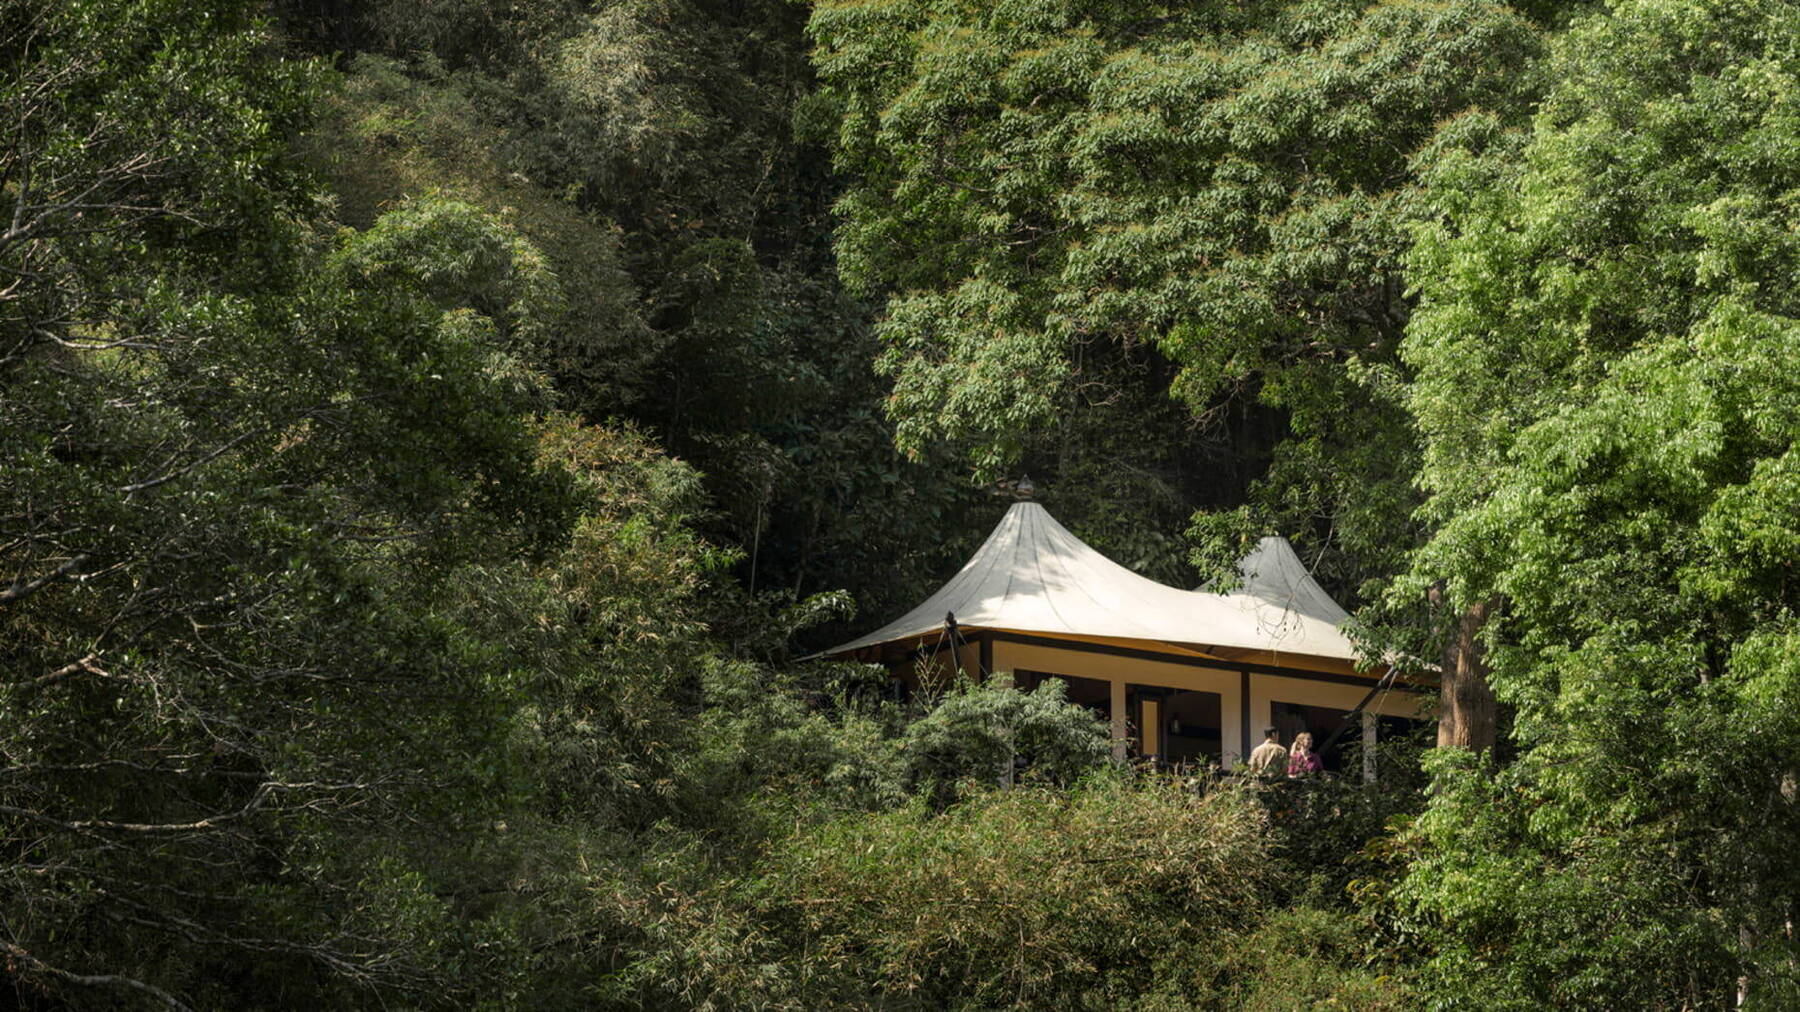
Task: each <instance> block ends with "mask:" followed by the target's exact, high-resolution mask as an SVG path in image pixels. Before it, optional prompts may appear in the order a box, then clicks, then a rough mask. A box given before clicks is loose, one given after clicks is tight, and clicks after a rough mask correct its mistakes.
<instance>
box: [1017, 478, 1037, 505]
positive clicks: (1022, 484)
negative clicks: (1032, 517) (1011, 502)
mask: <svg viewBox="0 0 1800 1012" xmlns="http://www.w3.org/2000/svg"><path fill="white" fill-rule="evenodd" d="M1035 494H1037V486H1036V485H1033V484H1032V483H1031V475H1029V474H1021V475H1019V482H1018V484H1016V485H1014V486H1013V495H1014V496H1015V497H1017V498H1018V500H1019V501H1020V502H1025V501H1027V500H1029V499H1030V498H1031V497H1032V496H1033V495H1035Z"/></svg>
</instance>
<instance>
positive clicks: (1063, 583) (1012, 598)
mask: <svg viewBox="0 0 1800 1012" xmlns="http://www.w3.org/2000/svg"><path fill="white" fill-rule="evenodd" d="M1239 568H1240V570H1241V575H1242V581H1241V584H1240V585H1239V586H1238V587H1237V588H1235V589H1233V590H1230V591H1228V592H1225V593H1216V592H1214V591H1213V590H1211V589H1210V588H1206V587H1202V588H1198V589H1195V590H1183V589H1180V588H1177V587H1170V586H1167V585H1165V584H1161V583H1158V582H1156V581H1155V580H1151V579H1147V578H1145V577H1143V576H1139V575H1138V574H1136V573H1134V572H1132V571H1131V570H1129V569H1126V568H1125V567H1124V566H1121V565H1119V564H1118V563H1115V562H1113V561H1112V560H1111V559H1108V558H1106V557H1105V556H1104V555H1101V554H1100V553H1099V552H1098V551H1095V550H1094V549H1093V548H1092V547H1090V546H1089V545H1087V544H1086V543H1084V542H1083V541H1082V540H1081V539H1080V538H1077V537H1076V536H1075V535H1073V534H1071V533H1070V532H1069V530H1068V529H1067V528H1065V527H1063V525H1062V524H1060V523H1058V522H1057V521H1056V519H1055V518H1054V517H1052V516H1051V515H1050V514H1049V512H1047V511H1046V510H1045V509H1044V508H1043V506H1041V505H1039V504H1038V503H1035V502H1020V503H1015V504H1014V505H1013V506H1012V507H1011V508H1010V509H1009V510H1007V512H1006V515H1005V516H1004V517H1003V518H1002V519H1001V521H1000V523H999V525H998V526H996V527H995V528H994V531H993V533H992V534H990V535H989V536H988V539H987V541H986V542H985V543H983V544H982V546H981V548H980V549H979V550H978V551H976V553H975V555H974V557H973V558H971V559H969V561H968V563H967V564H965V565H964V566H963V567H962V569H961V571H960V572H958V573H957V574H956V575H955V576H954V577H952V578H951V579H950V581H949V582H948V583H945V584H944V585H943V586H942V587H940V588H939V589H938V590H937V592H936V593H934V594H932V595H931V596H930V597H928V598H926V599H925V600H924V601H922V602H920V604H919V605H918V606H917V607H915V608H913V609H912V610H911V611H909V612H907V613H906V614H904V615H902V616H900V617H899V618H897V619H895V620H894V621H892V622H889V623H888V624H887V625H884V626H882V627H881V628H879V629H877V630H875V631H874V632H871V633H869V634H868V635H866V636H863V637H860V638H858V639H854V640H851V641H850V642H848V643H844V644H842V645H840V646H837V647H834V648H832V649H830V650H828V651H825V652H824V656H829V657H835V658H842V659H855V660H861V661H865V662H871V663H878V664H882V665H885V666H887V667H888V668H889V669H890V670H891V671H892V672H893V673H894V675H895V677H896V679H897V680H898V682H899V683H900V684H901V685H902V686H904V687H905V688H907V689H910V690H917V689H918V688H919V687H921V686H929V685H931V684H934V683H935V684H944V683H945V682H946V681H947V680H948V679H949V678H951V677H953V675H954V673H955V672H956V671H957V670H958V669H960V670H962V671H964V672H967V673H970V674H983V675H985V674H989V673H993V672H1011V673H1012V675H1013V678H1014V682H1015V684H1016V685H1018V686H1019V687H1020V688H1030V687H1032V686H1034V685H1036V684H1037V683H1038V682H1040V681H1041V680H1043V679H1045V678H1060V679H1062V680H1063V681H1064V682H1066V683H1067V688H1068V695H1069V698H1070V699H1071V700H1074V701H1076V702H1079V703H1082V704H1085V705H1087V706H1090V707H1092V708H1094V709H1095V710H1096V711H1097V712H1100V713H1102V714H1104V715H1106V716H1107V717H1108V718H1109V720H1110V723H1111V727H1112V737H1113V748H1114V752H1115V754H1117V755H1119V756H1121V757H1123V756H1125V755H1128V754H1129V755H1135V756H1139V757H1145V758H1153V759H1155V760H1157V761H1159V762H1163V763H1169V764H1186V765H1190V766H1198V765H1202V764H1208V763H1216V764H1219V765H1221V766H1224V767H1226V768H1230V767H1232V766H1234V765H1236V764H1237V763H1238V762H1240V761H1241V760H1242V758H1243V757H1244V756H1245V755H1247V754H1248V750H1249V749H1250V748H1251V747H1253V746H1254V745H1255V744H1256V742H1257V741H1259V740H1260V737H1261V729H1262V728H1263V727H1265V726H1267V725H1274V726H1276V727H1277V728H1279V729H1280V730H1281V734H1282V739H1283V743H1284V744H1285V743H1286V742H1289V741H1291V740H1292V739H1293V737H1294V735H1296V734H1298V733H1299V732H1300V731H1303V730H1304V731H1311V732H1312V733H1313V736H1314V738H1315V740H1316V741H1318V742H1320V743H1323V741H1324V740H1325V739H1326V738H1327V737H1330V736H1331V735H1333V734H1334V733H1337V732H1338V731H1339V730H1340V729H1347V730H1349V731H1350V732H1351V734H1352V736H1353V737H1354V736H1358V735H1360V736H1361V738H1362V740H1364V741H1373V740H1374V739H1375V737H1376V736H1377V735H1378V734H1379V733H1380V728H1381V726H1382V724H1384V723H1386V724H1388V725H1389V726H1390V727H1392V726H1394V725H1395V724H1397V723H1401V722H1406V721H1409V720H1411V719H1414V718H1416V717H1417V716H1418V710H1419V703H1420V700H1419V698H1418V696H1417V695H1416V693H1414V692H1410V691H1407V686H1406V685H1405V684H1401V685H1398V686H1396V685H1395V684H1394V680H1393V679H1391V678H1388V677H1386V676H1388V674H1389V672H1388V670H1387V668H1386V667H1385V666H1381V665H1377V666H1374V667H1365V666H1359V665H1358V663H1357V660H1356V650H1355V647H1354V646H1353V645H1352V644H1351V642H1350V640H1349V639H1348V638H1347V637H1346V636H1345V635H1344V633H1343V631H1342V628H1341V627H1342V625H1343V623H1344V621H1345V620H1346V619H1347V618H1348V617H1349V616H1348V614H1347V613H1346V612H1345V611H1344V609H1342V608H1341V607H1339V606H1338V605H1337V603H1336V602H1335V601H1333V600H1332V599H1331V597H1330V596H1329V595H1328V594H1326V593H1325V591H1324V589H1323V588H1322V587H1320V586H1319V584H1318V582H1317V581H1315V580H1314V579H1313V578H1312V576H1311V575H1310V574H1309V573H1308V572H1307V570H1306V567H1305V566H1304V565H1303V564H1302V562H1301V560H1300V558H1299V557H1298V556H1297V555H1296V554H1295V552H1294V549H1293V546H1292V545H1290V544H1289V543H1288V542H1287V541H1286V539H1283V538H1264V539H1263V540H1262V542H1261V543H1260V544H1259V545H1258V546H1257V548H1256V550H1255V551H1253V552H1252V553H1250V554H1249V555H1248V556H1246V557H1245V558H1244V559H1243V560H1242V561H1241V562H1240V563H1239ZM1334 758H1335V757H1330V756H1328V757H1327V760H1328V762H1331V761H1332V760H1333V759H1334ZM1364 772H1365V774H1372V767H1369V766H1365V770H1364Z"/></svg>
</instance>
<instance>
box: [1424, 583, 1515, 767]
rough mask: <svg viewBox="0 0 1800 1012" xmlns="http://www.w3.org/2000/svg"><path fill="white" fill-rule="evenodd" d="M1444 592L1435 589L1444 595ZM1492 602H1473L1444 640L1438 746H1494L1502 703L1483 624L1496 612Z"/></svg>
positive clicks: (1477, 747)
mask: <svg viewBox="0 0 1800 1012" xmlns="http://www.w3.org/2000/svg"><path fill="white" fill-rule="evenodd" d="M1440 595H1441V591H1438V590H1435V589H1434V591H1433V597H1440ZM1493 607H1494V604H1493V602H1492V601H1481V602H1478V603H1476V604H1473V605H1470V606H1469V607H1468V609H1466V610H1465V611H1464V612H1463V613H1462V615H1461V616H1459V617H1458V618H1457V622H1456V630H1455V632H1454V634H1453V635H1451V636H1450V637H1449V638H1448V639H1447V640H1446V641H1445V643H1444V658H1443V675H1442V681H1441V683H1440V685H1441V688H1440V690H1439V708H1438V710H1439V712H1438V736H1437V743H1438V748H1445V747H1456V748H1467V749H1474V750H1476V751H1486V750H1488V749H1491V748H1493V747H1494V722H1495V717H1496V716H1497V713H1498V709H1499V704H1498V703H1497V702H1496V701H1495V700H1494V690H1493V689H1492V688H1491V687H1489V685H1488V666H1487V658H1485V657H1484V656H1483V655H1482V649H1481V638H1480V634H1481V627H1482V626H1483V625H1485V624H1486V623H1487V620H1488V615H1489V613H1490V612H1492V611H1493Z"/></svg>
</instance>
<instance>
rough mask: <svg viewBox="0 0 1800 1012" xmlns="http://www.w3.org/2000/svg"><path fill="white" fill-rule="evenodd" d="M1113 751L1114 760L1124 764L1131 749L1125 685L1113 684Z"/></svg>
mask: <svg viewBox="0 0 1800 1012" xmlns="http://www.w3.org/2000/svg"><path fill="white" fill-rule="evenodd" d="M1111 705H1112V751H1113V759H1114V760H1116V761H1118V762H1124V761H1125V759H1126V757H1127V754H1128V749H1129V747H1130V744H1131V742H1130V728H1129V726H1128V725H1127V724H1126V722H1125V683H1124V682H1122V681H1114V682H1113V683H1112V704H1111Z"/></svg>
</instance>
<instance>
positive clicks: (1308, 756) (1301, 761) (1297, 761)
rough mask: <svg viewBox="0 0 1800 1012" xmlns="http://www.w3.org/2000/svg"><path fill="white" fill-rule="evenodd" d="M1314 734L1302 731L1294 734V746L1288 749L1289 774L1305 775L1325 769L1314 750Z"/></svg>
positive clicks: (1291, 775) (1293, 775) (1292, 775)
mask: <svg viewBox="0 0 1800 1012" xmlns="http://www.w3.org/2000/svg"><path fill="white" fill-rule="evenodd" d="M1312 743H1313V742H1312V734H1311V732H1308V731H1302V732H1300V733H1299V734H1297V735H1295V736H1294V747H1293V748H1291V749H1289V750H1288V770H1287V773H1288V776H1290V777H1304V776H1310V775H1311V774H1314V773H1317V772H1319V771H1320V770H1322V769H1324V766H1323V765H1321V764H1320V762H1319V756H1318V754H1317V753H1316V752H1314V751H1313V750H1312Z"/></svg>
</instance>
